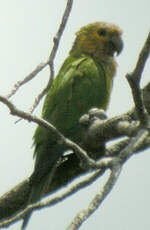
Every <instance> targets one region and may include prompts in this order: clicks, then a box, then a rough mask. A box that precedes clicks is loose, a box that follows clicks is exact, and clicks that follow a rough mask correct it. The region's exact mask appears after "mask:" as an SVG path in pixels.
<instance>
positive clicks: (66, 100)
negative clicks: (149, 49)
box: [22, 23, 119, 229]
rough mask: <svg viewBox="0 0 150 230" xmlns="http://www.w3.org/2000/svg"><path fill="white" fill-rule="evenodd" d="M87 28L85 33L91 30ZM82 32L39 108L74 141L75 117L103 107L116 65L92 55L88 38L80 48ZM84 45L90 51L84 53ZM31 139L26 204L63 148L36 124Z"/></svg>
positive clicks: (79, 130)
mask: <svg viewBox="0 0 150 230" xmlns="http://www.w3.org/2000/svg"><path fill="white" fill-rule="evenodd" d="M102 25H103V26H104V23H97V24H96V23H95V24H90V25H89V27H90V26H91V28H92V29H93V26H95V27H94V29H95V30H98V29H100V28H101V27H102ZM111 26H112V25H111ZM89 27H88V33H90V31H91V30H90V29H89ZM105 27H108V28H109V29H110V25H109V26H108V25H107V26H106V25H105ZM85 28H86V27H85ZM116 28H117V29H118V27H116ZM94 29H93V30H92V33H93V37H94V36H95V35H94V32H93V31H95V30H94ZM82 31H83V35H84V36H85V31H86V30H81V31H80V32H79V33H80V34H79V35H78V34H77V39H76V41H75V43H74V46H73V49H72V50H71V52H70V55H69V57H68V58H67V59H66V60H65V62H64V64H63V65H62V67H61V69H60V71H59V73H58V75H57V77H56V78H55V80H54V82H53V84H52V87H51V89H50V90H49V92H48V94H47V96H46V98H45V102H44V106H43V111H42V118H44V119H45V120H47V121H48V122H50V123H51V124H53V125H54V126H55V127H56V128H57V129H58V130H59V131H60V132H62V134H63V135H64V136H66V137H68V138H70V139H71V140H73V141H75V142H77V143H80V141H81V138H82V132H83V130H82V129H83V128H82V126H81V124H79V118H80V117H81V116H82V115H83V114H85V113H87V112H88V110H89V109H91V108H92V107H98V108H102V109H106V108H107V105H108V102H109V98H110V92H111V88H112V81H113V76H114V74H115V68H116V64H115V61H114V58H113V57H112V55H110V56H109V55H106V56H107V57H105V54H103V55H102V54H101V56H102V57H104V58H101V56H98V55H97V54H96V56H94V53H93V50H92V48H93V47H94V45H95V40H92V41H94V42H93V47H92V46H91V43H90V44H87V52H85V51H84V50H82V45H81V46H80V41H81V42H82V43H83V39H82V38H83V37H84V36H82ZM118 33H119V32H118ZM90 36H91V34H90ZM118 36H119V35H118ZM87 37H88V36H87ZM80 38H81V39H80ZM92 39H93V38H92ZM94 39H95V38H94ZM90 41H91V40H90ZM98 42H99V47H100V52H101V50H102V48H103V49H104V47H103V46H101V44H103V41H101V40H100V41H98ZM85 43H86V41H85V42H84V44H85ZM88 46H89V50H92V51H91V52H92V53H90V52H88ZM76 47H77V48H76ZM79 47H80V48H81V49H79ZM91 47H92V48H91ZM84 48H85V47H84ZM116 50H117V49H116ZM116 50H114V52H115V51H116ZM76 51H77V52H76ZM117 51H118V50H117ZM95 53H97V52H95ZM33 139H34V146H35V152H34V156H35V170H34V173H33V175H32V176H31V182H32V190H31V194H30V198H29V203H33V202H36V201H37V200H39V199H40V197H41V196H42V195H43V193H44V191H45V190H46V189H47V187H48V186H49V184H50V182H51V179H52V175H53V173H52V171H53V168H54V166H55V165H56V163H57V161H58V160H59V158H60V157H61V156H62V154H63V152H64V151H65V150H67V149H66V148H65V147H64V146H62V145H60V144H59V143H58V142H57V141H56V139H55V136H53V135H52V134H51V132H50V131H49V130H47V129H45V128H43V127H41V126H38V127H37V129H36V131H35V134H34V137H33ZM62 176H63V175H60V177H62ZM27 219H28V217H25V222H24V225H23V227H22V229H24V228H25V226H26V223H27Z"/></svg>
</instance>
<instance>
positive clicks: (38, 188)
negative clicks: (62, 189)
mask: <svg viewBox="0 0 150 230" xmlns="http://www.w3.org/2000/svg"><path fill="white" fill-rule="evenodd" d="M50 154H51V156H53V157H52V158H50V160H47V159H46V162H45V163H43V162H42V165H38V167H35V170H34V172H33V174H32V175H31V177H30V184H31V192H30V195H29V199H28V202H27V204H28V205H29V204H33V203H36V202H37V201H39V200H40V199H41V198H42V197H43V196H44V195H45V194H46V192H47V191H48V188H49V187H50V184H51V181H52V179H53V175H54V173H55V170H56V166H57V162H58V159H59V158H60V152H55V153H53V154H52V153H50ZM31 214H32V212H29V213H27V214H26V215H25V216H24V217H23V224H22V226H21V230H25V229H26V227H27V224H28V222H29V219H30V217H31Z"/></svg>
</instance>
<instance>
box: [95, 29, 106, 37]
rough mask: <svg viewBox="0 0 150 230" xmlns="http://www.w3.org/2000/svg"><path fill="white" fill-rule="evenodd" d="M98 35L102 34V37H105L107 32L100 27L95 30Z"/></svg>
mask: <svg viewBox="0 0 150 230" xmlns="http://www.w3.org/2000/svg"><path fill="white" fill-rule="evenodd" d="M97 33H98V35H100V36H102V37H106V35H107V32H106V30H105V29H100V30H98V31H97Z"/></svg>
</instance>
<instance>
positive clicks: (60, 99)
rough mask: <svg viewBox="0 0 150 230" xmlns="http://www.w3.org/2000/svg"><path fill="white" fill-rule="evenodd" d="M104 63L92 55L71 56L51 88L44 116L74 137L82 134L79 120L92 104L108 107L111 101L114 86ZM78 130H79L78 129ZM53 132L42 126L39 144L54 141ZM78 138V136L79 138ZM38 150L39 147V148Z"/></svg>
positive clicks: (38, 130) (45, 103) (39, 131)
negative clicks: (98, 61)
mask: <svg viewBox="0 0 150 230" xmlns="http://www.w3.org/2000/svg"><path fill="white" fill-rule="evenodd" d="M107 78H109V76H107V73H106V72H105V69H104V67H103V65H102V64H101V65H100V64H98V63H95V62H94V60H93V59H92V58H90V57H88V56H85V55H82V56H81V57H80V58H78V59H77V58H73V57H69V58H68V59H67V60H66V61H65V63H64V64H63V66H62V68H61V69H60V71H59V73H58V75H57V77H56V79H55V80H54V82H53V85H52V88H51V90H50V91H49V92H48V94H47V96H46V98H45V102H44V107H43V112H42V117H43V118H44V119H45V120H47V121H49V122H51V123H52V124H53V125H54V126H56V127H57V128H58V129H59V130H60V131H61V132H62V133H63V134H64V135H65V136H67V137H70V138H71V139H73V140H74V139H76V138H75V136H76V137H77V136H78V137H80V125H79V124H78V120H79V118H80V116H81V115H83V114H84V113H86V112H87V111H88V110H89V109H90V108H91V107H99V108H103V109H105V108H106V106H107V104H108V99H109V94H110V89H111V84H110V87H109V88H108V84H107V85H106V82H108V80H107ZM76 131H78V134H77V133H76ZM51 139H53V138H52V137H51V134H50V132H49V131H47V130H46V129H43V128H42V127H38V128H37V130H36V132H35V135H34V143H35V145H38V146H39V145H40V144H43V142H47V141H48V142H50V141H51ZM77 139H78V138H77ZM37 152H38V151H37Z"/></svg>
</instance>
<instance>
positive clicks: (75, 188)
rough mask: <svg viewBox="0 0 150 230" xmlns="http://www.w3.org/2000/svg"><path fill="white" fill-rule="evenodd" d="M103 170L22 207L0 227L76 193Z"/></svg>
mask: <svg viewBox="0 0 150 230" xmlns="http://www.w3.org/2000/svg"><path fill="white" fill-rule="evenodd" d="M104 172H105V170H97V171H95V172H94V173H92V175H89V176H88V177H87V178H86V179H84V180H83V181H80V182H78V183H77V184H75V185H71V186H70V187H69V188H68V189H67V190H66V191H64V192H63V193H61V194H60V195H56V196H55V197H54V198H50V199H49V198H48V199H46V200H45V201H42V202H38V203H36V204H32V205H29V206H27V208H26V209H24V210H23V211H22V212H20V213H19V214H17V215H16V216H14V217H12V218H10V219H8V220H4V221H1V222H0V227H8V226H9V225H11V224H12V223H15V222H17V221H19V220H20V219H22V218H23V216H24V215H25V214H27V213H28V212H31V211H33V210H40V209H41V208H43V207H50V206H52V205H56V204H57V203H58V202H60V201H63V200H64V199H66V198H67V197H68V196H71V195H73V194H74V193H76V192H77V191H79V190H80V189H82V188H84V187H85V186H88V185H89V184H91V183H93V182H94V181H95V180H96V179H97V178H99V177H100V176H102V175H103V173H104Z"/></svg>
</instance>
